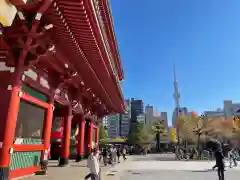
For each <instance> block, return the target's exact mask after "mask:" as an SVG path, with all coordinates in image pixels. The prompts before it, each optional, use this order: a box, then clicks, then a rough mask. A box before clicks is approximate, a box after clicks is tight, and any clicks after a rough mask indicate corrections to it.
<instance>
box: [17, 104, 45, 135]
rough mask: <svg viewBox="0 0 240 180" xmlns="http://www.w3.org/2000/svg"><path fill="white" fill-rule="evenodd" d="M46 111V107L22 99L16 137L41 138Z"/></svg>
mask: <svg viewBox="0 0 240 180" xmlns="http://www.w3.org/2000/svg"><path fill="white" fill-rule="evenodd" d="M45 112H46V110H45V109H44V108H41V107H39V106H37V105H34V104H32V103H29V102H27V101H24V100H21V101H20V107H19V112H18V119H17V125H16V130H15V137H16V138H35V139H41V138H42V131H43V124H44V119H45Z"/></svg>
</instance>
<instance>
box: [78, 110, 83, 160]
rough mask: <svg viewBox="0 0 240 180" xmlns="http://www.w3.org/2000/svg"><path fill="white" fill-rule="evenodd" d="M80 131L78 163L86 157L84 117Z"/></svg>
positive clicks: (80, 124) (81, 119)
mask: <svg viewBox="0 0 240 180" xmlns="http://www.w3.org/2000/svg"><path fill="white" fill-rule="evenodd" d="M79 129H80V130H79V132H78V147H77V158H76V162H79V161H81V160H82V159H83V156H84V136H85V119H84V116H83V115H82V116H81V117H80V122H79Z"/></svg>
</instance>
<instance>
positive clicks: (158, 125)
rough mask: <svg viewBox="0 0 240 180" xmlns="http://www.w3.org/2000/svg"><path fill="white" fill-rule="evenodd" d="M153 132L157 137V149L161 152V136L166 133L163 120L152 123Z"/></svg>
mask: <svg viewBox="0 0 240 180" xmlns="http://www.w3.org/2000/svg"><path fill="white" fill-rule="evenodd" d="M152 132H153V134H154V135H155V137H156V151H157V152H160V151H161V147H160V138H161V136H162V135H166V129H165V124H164V121H163V120H159V121H157V122H155V123H153V125H152Z"/></svg>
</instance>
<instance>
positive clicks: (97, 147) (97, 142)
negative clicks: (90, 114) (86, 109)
mask: <svg viewBox="0 0 240 180" xmlns="http://www.w3.org/2000/svg"><path fill="white" fill-rule="evenodd" d="M95 139H96V150H99V125H98V124H97V125H96V134H95Z"/></svg>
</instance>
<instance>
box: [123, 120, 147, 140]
mask: <svg viewBox="0 0 240 180" xmlns="http://www.w3.org/2000/svg"><path fill="white" fill-rule="evenodd" d="M142 126H143V125H142V123H139V122H132V123H131V125H130V129H129V134H128V140H127V142H128V143H129V144H137V143H138V141H139V134H140V131H141V129H142Z"/></svg>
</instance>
